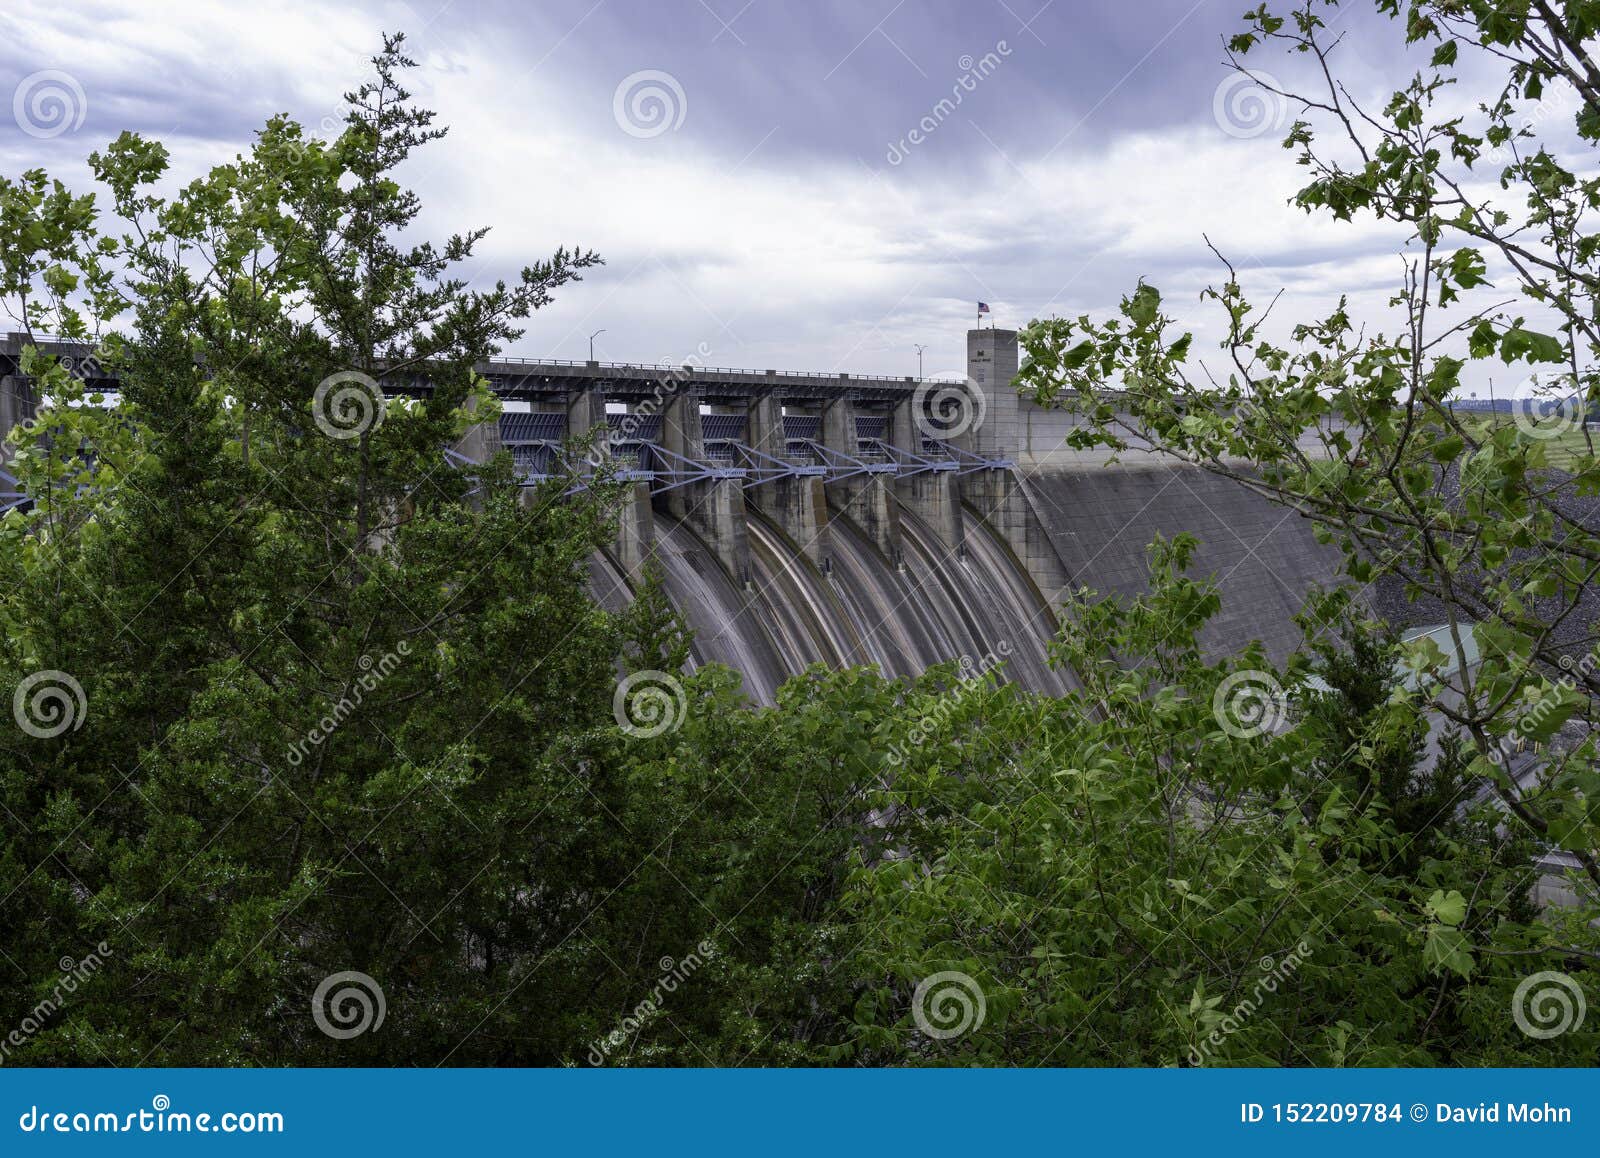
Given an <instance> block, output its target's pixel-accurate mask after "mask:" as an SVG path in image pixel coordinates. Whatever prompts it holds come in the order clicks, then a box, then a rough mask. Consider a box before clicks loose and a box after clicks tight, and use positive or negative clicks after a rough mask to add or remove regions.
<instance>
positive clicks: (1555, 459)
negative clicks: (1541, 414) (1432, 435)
mask: <svg viewBox="0 0 1600 1158" xmlns="http://www.w3.org/2000/svg"><path fill="white" fill-rule="evenodd" d="M1462 425H1463V426H1465V427H1466V428H1467V429H1468V430H1470V431H1471V432H1472V433H1473V435H1474V437H1479V436H1481V435H1483V434H1486V433H1487V432H1488V431H1489V428H1490V427H1491V426H1510V425H1512V418H1511V415H1509V414H1499V415H1495V416H1494V417H1492V418H1491V417H1489V416H1487V415H1486V416H1484V417H1482V418H1470V419H1465V420H1463V422H1462ZM1591 440H1592V442H1593V446H1594V449H1595V450H1600V429H1595V428H1593V427H1592V426H1591V429H1590V430H1589V432H1588V433H1587V434H1585V433H1584V431H1583V429H1582V428H1579V429H1577V430H1571V431H1568V432H1567V433H1565V434H1562V435H1560V436H1558V437H1556V438H1550V439H1546V440H1545V441H1544V448H1545V453H1546V455H1548V456H1549V460H1550V465H1551V466H1553V467H1556V468H1557V469H1559V470H1570V469H1571V468H1572V461H1573V459H1574V458H1575V457H1576V456H1578V455H1580V454H1589V453H1591V447H1590V443H1591Z"/></svg>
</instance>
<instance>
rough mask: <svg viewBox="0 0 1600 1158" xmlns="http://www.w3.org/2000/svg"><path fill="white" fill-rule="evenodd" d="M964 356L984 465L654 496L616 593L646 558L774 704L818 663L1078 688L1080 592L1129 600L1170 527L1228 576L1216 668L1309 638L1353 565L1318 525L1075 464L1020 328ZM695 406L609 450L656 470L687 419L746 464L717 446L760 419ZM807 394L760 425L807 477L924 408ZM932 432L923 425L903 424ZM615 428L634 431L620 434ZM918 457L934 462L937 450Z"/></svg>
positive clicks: (1147, 460) (731, 482)
mask: <svg viewBox="0 0 1600 1158" xmlns="http://www.w3.org/2000/svg"><path fill="white" fill-rule="evenodd" d="M968 352H969V359H968V370H969V374H968V379H967V382H966V383H965V389H967V390H969V391H972V392H974V393H975V394H977V395H979V396H981V401H980V405H979V413H980V414H981V415H982V419H983V421H982V422H981V423H979V424H976V425H975V426H974V427H973V428H972V429H968V430H965V431H963V432H962V433H961V435H960V436H959V437H960V438H961V444H962V446H963V448H964V450H965V453H966V456H967V457H966V458H965V459H963V461H962V465H964V466H965V465H967V464H979V465H976V466H972V467H971V468H970V469H960V470H955V471H949V472H945V473H943V474H940V473H921V474H917V475H915V476H913V477H910V478H907V477H903V476H900V475H897V474H895V473H893V472H884V473H881V474H866V475H858V476H856V477H846V478H843V479H839V478H837V477H835V476H834V475H832V474H829V473H827V472H822V473H819V474H817V475H815V476H805V477H799V478H796V479H791V480H788V481H787V482H786V483H785V485H784V486H783V487H773V488H770V489H767V490H766V492H765V493H762V491H761V490H759V489H758V488H755V487H752V486H750V485H749V484H748V482H744V483H741V481H740V480H737V479H732V478H727V479H723V478H715V477H706V478H703V479H701V480H699V481H696V482H692V483H689V484H687V485H685V486H682V487H681V488H679V489H680V490H681V491H682V492H684V493H682V494H681V495H680V496H679V497H678V499H677V500H676V501H674V500H673V499H672V497H671V496H670V494H663V493H661V488H657V489H656V490H655V491H654V492H652V489H651V488H650V487H649V486H648V485H645V484H643V483H640V484H637V485H638V491H637V494H636V495H635V496H634V497H633V498H632V500H631V501H630V502H629V504H628V505H627V509H626V510H625V511H624V514H623V519H622V522H623V526H622V529H621V531H620V533H619V537H618V541H617V543H616V545H615V547H614V549H613V550H612V551H611V552H610V553H609V554H610V555H611V559H610V562H609V565H608V568H607V569H608V573H609V574H611V575H612V576H614V579H613V580H612V582H614V583H616V584H618V585H620V586H623V587H625V586H626V583H627V575H628V574H629V573H630V572H631V573H634V574H637V571H638V568H639V567H640V566H642V565H643V562H644V561H645V560H647V559H649V560H653V561H654V562H655V564H656V565H657V566H659V568H660V570H661V573H662V576H663V579H664V582H665V586H666V589H667V592H668V594H669V596H670V598H671V599H672V600H673V602H674V604H675V605H676V606H677V607H678V608H679V609H680V611H681V612H682V613H683V615H684V618H685V620H686V621H687V622H688V624H689V626H690V627H691V628H692V629H693V630H694V632H695V642H694V649H693V656H694V660H695V662H697V663H720V664H724V665H726V666H728V667H730V668H733V669H734V670H736V671H738V672H740V673H741V674H742V676H743V679H744V686H745V691H746V693H747V694H748V695H749V696H750V697H751V698H752V699H754V700H756V701H758V702H763V703H767V702H771V701H772V700H773V698H774V697H775V695H776V692H777V689H778V687H779V686H780V685H781V684H782V682H783V681H784V680H785V679H786V678H788V677H789V676H792V675H794V674H796V673H797V672H799V671H801V670H803V669H804V668H805V667H807V666H808V665H811V664H816V663H821V664H824V665H827V666H829V667H835V668H838V667H846V666H852V665H861V664H870V665H873V666H875V667H877V668H878V669H879V670H880V671H882V672H883V673H884V674H885V675H887V676H890V677H910V676H915V675H917V674H919V673H920V672H922V671H924V670H926V669H927V668H928V667H930V666H932V665H934V664H938V663H944V662H949V661H961V660H963V659H965V660H967V661H969V662H971V663H974V664H977V663H979V662H980V661H981V660H983V659H984V657H997V656H998V657H1000V658H1003V660H1004V677H1005V678H1007V679H1011V680H1015V681H1016V682H1018V683H1019V684H1021V685H1022V686H1023V687H1026V688H1028V689H1030V690H1034V691H1039V692H1043V693H1046V694H1060V693H1061V692H1063V691H1066V690H1068V689H1069V688H1071V687H1072V686H1073V684H1074V682H1075V681H1074V678H1073V675H1072V673H1071V672H1069V671H1066V670H1063V669H1061V668H1060V667H1056V666H1052V665H1051V664H1050V663H1049V661H1048V655H1049V648H1050V643H1051V641H1052V640H1053V639H1054V637H1055V635H1056V633H1057V630H1058V626H1059V623H1058V619H1057V609H1058V608H1059V606H1060V602H1061V600H1062V598H1063V596H1064V594H1065V592H1067V591H1068V590H1072V589H1077V588H1080V587H1087V588H1091V589H1093V590H1095V591H1097V592H1099V593H1100V594H1102V595H1116V596H1119V597H1123V598H1133V597H1136V596H1137V595H1139V594H1140V593H1142V592H1143V591H1144V590H1145V588H1146V584H1147V580H1148V564H1147V550H1148V547H1149V544H1150V542H1151V541H1152V539H1153V538H1154V537H1155V536H1156V535H1158V534H1159V535H1162V536H1164V537H1166V538H1169V539H1170V538H1172V537H1174V536H1176V535H1178V534H1180V533H1188V534H1191V535H1193V536H1195V537H1196V538H1197V539H1198V540H1199V541H1200V546H1199V548H1198V549H1197V551H1196V553H1195V562H1194V568H1193V570H1194V573H1195V574H1196V575H1200V576H1208V577H1211V578H1213V579H1214V580H1215V581H1216V582H1217V583H1218V586H1219V588H1220V592H1221V595H1222V608H1221V611H1220V612H1219V613H1218V614H1217V615H1216V616H1215V617H1214V618H1213V619H1212V620H1211V621H1210V622H1209V623H1207V624H1206V625H1205V626H1204V628H1203V629H1202V631H1201V633H1200V640H1201V644H1202V646H1203V647H1204V648H1205V650H1206V651H1207V652H1208V653H1210V654H1213V655H1222V654H1232V653H1236V652H1238V651H1239V650H1241V649H1243V648H1244V647H1245V646H1246V645H1247V644H1249V643H1250V642H1251V641H1252V640H1259V641H1260V642H1261V643H1262V644H1263V646H1264V647H1265V649H1266V651H1267V653H1268V655H1269V656H1271V658H1272V659H1274V660H1275V661H1280V662H1281V661H1282V660H1283V659H1284V658H1285V657H1286V656H1287V655H1288V654H1289V653H1290V652H1291V651H1293V650H1294V649H1295V648H1296V647H1297V646H1298V645H1299V643H1300V640H1301V632H1300V628H1299V627H1298V625H1297V624H1296V623H1295V616H1296V614H1297V613H1298V612H1299V611H1300V610H1301V606H1302V604H1303V602H1304V600H1305V598H1306V596H1307V595H1308V594H1309V593H1310V591H1311V590H1312V588H1313V587H1316V586H1327V585H1333V584H1336V583H1337V582H1339V579H1340V574H1339V564H1340V555H1339V553H1338V552H1337V551H1336V550H1334V549H1332V548H1329V547H1326V546H1324V545H1322V544H1319V543H1318V542H1317V541H1316V540H1315V538H1314V537H1313V535H1312V533H1311V528H1310V524H1309V523H1308V522H1307V521H1306V520H1304V519H1303V518H1301V517H1299V516H1298V515H1296V514H1294V513H1293V512H1290V511H1288V510H1286V509H1285V508H1282V507H1278V506H1275V505H1273V504H1272V503H1271V502H1269V501H1268V500H1266V499H1265V498H1263V497H1261V496H1260V495H1257V494H1256V493H1254V492H1252V491H1250V490H1249V489H1247V488H1246V487H1244V486H1242V485H1240V484H1238V483H1235V482H1233V481H1231V480H1229V479H1226V478H1222V477H1219V476H1217V475H1213V474H1210V473H1207V472H1205V471H1202V470H1199V469H1197V468H1192V467H1185V466H1179V465H1173V464H1171V463H1169V462H1167V461H1164V460H1162V459H1160V458H1158V457H1157V456H1156V455H1154V454H1151V453H1142V454H1141V453H1138V452H1135V453H1133V454H1131V455H1126V456H1124V457H1125V460H1124V461H1118V462H1111V461H1109V460H1108V458H1107V456H1105V455H1104V454H1097V453H1095V452H1081V451H1077V450H1074V449H1071V448H1070V447H1069V445H1068V441H1067V440H1068V436H1069V435H1070V433H1071V432H1072V430H1073V428H1074V423H1075V420H1074V419H1073V417H1072V416H1070V415H1068V414H1066V413H1063V412H1061V411H1051V410H1045V409H1042V408H1040V407H1038V406H1036V405H1034V404H1033V403H1031V402H1030V401H1028V400H1026V399H1023V398H1021V397H1019V396H1018V395H1017V394H1016V392H1015V390H1014V389H1013V388H1012V387H1011V380H1012V378H1013V377H1014V375H1015V373H1016V367H1017V346H1016V335H1015V333H1014V332H1013V331H1006V330H993V329H979V330H973V331H970V332H969V335H968ZM675 393H677V391H675ZM686 393H687V397H688V398H690V399H691V401H689V402H687V403H685V402H683V401H681V400H680V399H679V398H673V399H671V400H669V401H668V403H666V404H665V405H664V406H663V407H662V409H663V410H664V411H666V410H670V408H671V407H672V406H673V405H678V406H684V407H687V408H688V414H687V415H685V414H683V413H680V414H679V415H678V416H677V417H676V418H673V417H672V416H671V415H670V414H669V415H667V416H666V417H664V418H662V419H659V420H658V419H657V418H656V417H653V416H652V417H648V418H646V419H644V420H642V421H634V420H630V419H629V418H628V417H627V416H626V415H625V414H623V415H619V414H615V413H613V414H608V415H607V416H606V419H607V427H608V429H609V431H610V432H611V434H612V446H613V448H620V449H621V450H622V451H623V453H625V454H627V455H628V456H629V457H628V460H627V461H628V463H629V464H630V465H640V466H643V467H648V466H649V465H651V460H650V458H649V454H648V450H646V451H645V453H643V454H642V455H641V454H640V451H639V447H638V446H637V445H633V443H637V442H638V441H640V440H641V439H644V440H645V441H646V442H648V441H651V440H657V439H662V438H664V437H665V436H664V435H663V434H662V433H661V430H662V428H663V426H664V425H665V423H666V422H669V421H676V422H677V423H678V424H679V425H680V426H682V425H683V424H685V423H692V422H693V415H694V414H696V413H698V414H699V419H700V422H699V433H700V436H701V441H700V442H699V443H695V442H694V440H693V439H692V438H690V439H687V440H685V439H683V437H682V435H681V434H680V435H679V436H678V437H679V441H678V443H677V444H676V445H678V446H679V447H681V448H685V449H686V450H687V451H688V453H689V454H690V455H691V456H698V458H697V459H696V461H704V462H708V463H711V462H716V461H728V462H733V461H750V460H747V459H742V458H739V457H738V456H737V455H727V454H726V452H722V457H721V458H719V457H718V455H717V453H715V452H713V451H712V450H710V449H708V448H709V447H711V446H713V445H714V444H715V443H716V441H717V439H718V437H719V436H720V437H721V438H723V439H730V438H731V440H733V441H737V440H738V439H740V438H742V437H745V436H746V433H745V432H747V431H753V432H759V430H760V429H761V427H762V423H761V421H760V420H759V419H758V418H757V416H756V415H755V413H754V410H753V408H752V410H751V411H750V417H749V418H748V420H745V421H740V420H736V419H735V418H733V417H731V416H730V415H729V414H728V413H727V411H728V410H730V409H732V407H730V406H729V405H728V400H727V399H721V400H719V403H718V404H717V405H714V406H713V405H707V404H704V403H701V402H699V401H696V400H694V399H695V398H696V394H695V392H693V391H689V392H686ZM704 396H705V395H704V394H700V395H699V397H702V398H703V397H704ZM808 401H809V400H800V404H799V405H795V406H790V405H784V406H783V407H782V409H781V413H776V414H769V415H768V416H767V417H766V420H765V421H766V423H767V424H769V425H772V424H777V428H778V429H779V430H780V431H781V432H782V433H783V434H784V436H785V437H784V440H783V442H782V443H781V444H779V445H781V453H784V454H787V455H788V456H790V457H791V458H792V459H793V460H794V461H802V460H804V461H809V462H812V463H815V462H816V461H818V455H817V454H814V453H813V454H810V456H809V457H808V451H810V450H811V449H812V448H813V447H815V446H816V444H817V443H818V442H819V441H822V440H826V439H828V438H830V437H832V438H834V439H835V440H836V441H835V442H834V445H833V448H832V449H833V450H834V451H836V452H837V453H840V454H844V455H846V456H860V457H861V458H862V460H863V461H865V460H867V459H872V458H873V457H874V456H877V457H882V455H881V453H880V452H881V451H882V450H883V446H884V443H885V441H886V440H889V439H891V438H893V437H894V430H895V428H896V426H897V425H899V424H900V418H901V415H900V414H899V413H898V411H900V410H904V409H907V408H910V407H911V406H913V405H914V402H908V401H907V400H904V399H901V400H898V401H897V400H890V401H889V402H888V403H887V404H886V405H885V404H884V402H883V399H881V398H879V399H876V400H875V402H876V404H877V412H876V413H874V412H873V411H872V410H869V409H868V407H867V406H862V405H859V404H858V405H855V406H852V405H850V404H849V403H844V402H839V401H837V400H835V401H832V402H830V403H829V404H828V405H829V407H830V408H837V409H838V410H839V411H840V413H839V414H838V415H837V416H830V415H829V414H827V413H823V414H820V415H819V414H817V413H815V411H814V408H813V407H811V406H808V405H807V402H808ZM624 405H626V403H624ZM885 411H887V412H886V413H885ZM923 417H924V416H923V415H920V414H915V413H913V414H911V415H910V425H911V426H918V425H921V420H922V418H923ZM619 428H625V429H626V430H627V431H628V433H627V435H626V436H625V437H623V438H618V437H616V434H617V431H618V430H619ZM841 432H842V433H841ZM901 441H902V443H904V442H905V439H904V438H903V437H902V439H901ZM921 449H923V450H925V451H927V452H928V453H935V444H934V442H932V441H927V442H925V443H924V445H923V446H922V448H921ZM821 453H824V454H825V453H827V448H825V447H824V448H822V449H821ZM709 474H710V472H708V475H709ZM672 477H674V478H677V477H679V476H678V475H673V476H672ZM719 490H720V491H721V492H722V493H721V494H720V495H719V494H717V493H716V492H718V491H719ZM621 598H624V599H625V598H626V595H625V594H624V595H622V596H621Z"/></svg>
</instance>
